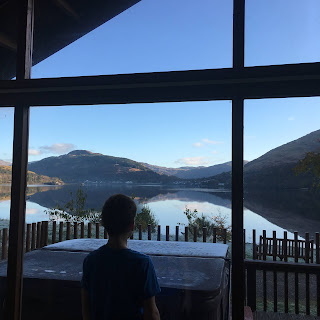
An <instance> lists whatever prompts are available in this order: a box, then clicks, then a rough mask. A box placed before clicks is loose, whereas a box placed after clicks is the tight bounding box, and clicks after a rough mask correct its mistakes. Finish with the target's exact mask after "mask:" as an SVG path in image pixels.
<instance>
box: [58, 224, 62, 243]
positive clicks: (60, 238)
mask: <svg viewBox="0 0 320 320" xmlns="http://www.w3.org/2000/svg"><path fill="white" fill-rule="evenodd" d="M62 241H63V222H62V221H61V222H60V224H59V242H62Z"/></svg>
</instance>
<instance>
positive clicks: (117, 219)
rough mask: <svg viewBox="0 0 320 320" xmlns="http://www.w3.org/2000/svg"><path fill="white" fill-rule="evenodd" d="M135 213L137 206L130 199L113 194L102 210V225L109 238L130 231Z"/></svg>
mask: <svg viewBox="0 0 320 320" xmlns="http://www.w3.org/2000/svg"><path fill="white" fill-rule="evenodd" d="M136 212H137V206H136V204H135V202H134V201H133V200H132V199H131V198H129V197H127V196H125V195H123V194H115V195H113V196H111V197H110V198H109V199H108V200H107V201H106V202H105V204H104V206H103V208H102V224H103V226H104V227H105V228H106V230H107V232H108V233H109V234H110V235H111V236H113V235H120V234H124V233H128V232H130V231H131V230H132V226H133V224H134V218H135V216H136Z"/></svg>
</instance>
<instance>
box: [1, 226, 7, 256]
mask: <svg viewBox="0 0 320 320" xmlns="http://www.w3.org/2000/svg"><path fill="white" fill-rule="evenodd" d="M2 231H3V232H2V254H1V259H2V260H3V259H7V255H8V228H4V229H3V230H2Z"/></svg>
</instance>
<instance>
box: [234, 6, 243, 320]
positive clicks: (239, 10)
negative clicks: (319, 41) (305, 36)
mask: <svg viewBox="0 0 320 320" xmlns="http://www.w3.org/2000/svg"><path fill="white" fill-rule="evenodd" d="M244 21H245V0H234V1H233V68H234V69H236V70H239V71H240V70H241V69H243V68H244ZM243 101H244V99H243V97H242V96H241V93H239V96H238V97H235V98H234V99H233V100H232V319H235V320H238V319H239V320H243V319H244V301H245V272H244V250H243V249H244V239H243V114H244V107H243Z"/></svg>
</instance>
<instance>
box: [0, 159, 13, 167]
mask: <svg viewBox="0 0 320 320" xmlns="http://www.w3.org/2000/svg"><path fill="white" fill-rule="evenodd" d="M10 165H11V163H10V162H8V161H4V160H0V166H10Z"/></svg>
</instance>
